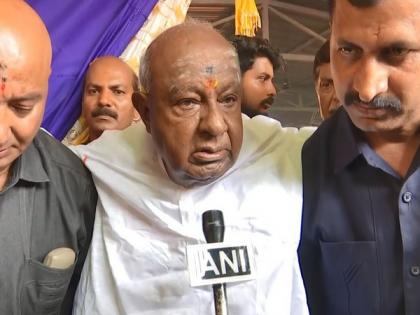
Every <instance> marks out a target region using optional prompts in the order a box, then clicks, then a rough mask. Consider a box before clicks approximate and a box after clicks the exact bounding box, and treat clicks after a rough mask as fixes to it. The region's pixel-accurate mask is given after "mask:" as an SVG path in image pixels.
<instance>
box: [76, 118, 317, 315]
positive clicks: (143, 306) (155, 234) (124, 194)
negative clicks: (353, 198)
mask: <svg viewBox="0 0 420 315" xmlns="http://www.w3.org/2000/svg"><path fill="white" fill-rule="evenodd" d="M243 123H244V139H243V144H242V149H241V151H240V154H239V157H238V159H237V161H236V163H235V164H234V165H233V167H232V168H231V169H229V170H228V171H227V172H226V173H225V174H224V175H223V176H222V177H221V178H219V179H218V180H216V181H215V182H213V183H211V184H209V185H206V186H202V187H195V188H190V189H186V188H183V187H181V186H179V185H177V184H175V183H174V182H172V181H171V180H170V179H169V177H168V176H167V173H166V171H165V169H164V167H163V163H162V162H161V159H160V158H159V157H158V155H157V153H156V151H155V149H154V147H153V143H152V138H151V136H150V135H149V134H148V133H147V132H146V130H145V128H144V126H143V124H136V125H133V126H131V127H129V128H128V129H126V130H124V131H109V132H105V133H104V134H103V135H102V136H101V137H100V138H99V139H98V140H96V141H94V142H92V143H91V144H89V145H87V146H78V147H75V148H74V150H75V151H76V153H77V154H78V155H79V156H80V157H81V158H82V159H83V160H84V161H85V163H86V165H87V167H88V168H89V169H90V170H91V172H92V175H93V178H94V181H95V184H96V187H97V190H98V194H99V200H98V206H97V212H96V221H95V227H94V232H93V239H92V245H91V249H90V253H89V255H88V258H87V260H86V263H85V266H84V270H83V274H82V278H81V280H80V284H79V287H78V291H77V293H76V300H75V310H74V314H85V315H94V314H101V315H107V314H110V315H118V314H124V315H125V314H130V315H131V314H147V315H152V314H153V315H174V314H175V315H187V314H188V315H212V314H214V306H213V292H212V288H211V286H205V287H198V288H197V287H195V288H193V287H191V286H190V284H189V275H188V271H187V259H186V246H187V245H189V244H198V243H205V239H204V235H203V231H202V222H201V215H202V213H203V212H204V211H206V210H209V209H219V210H222V211H223V213H224V221H225V225H226V231H225V241H233V242H235V241H236V242H241V241H249V242H250V243H251V244H252V246H253V250H254V254H255V256H256V261H255V265H256V269H257V278H256V280H251V281H245V282H238V283H230V284H227V297H228V309H229V314H230V315H256V314H267V315H271V314H279V315H282V314H299V315H300V314H308V310H307V305H306V297H305V292H304V287H303V283H302V279H301V274H300V270H299V264H298V260H297V253H296V251H297V246H298V243H299V236H300V220H301V207H302V189H301V160H300V151H301V146H302V144H303V142H304V140H305V139H306V138H307V137H308V136H309V134H310V131H311V130H308V129H305V130H300V131H299V130H297V129H296V128H283V127H281V125H280V123H279V122H277V121H275V120H272V119H270V118H267V117H263V116H256V117H254V118H253V119H249V118H247V117H245V116H243ZM174 136H175V135H174Z"/></svg>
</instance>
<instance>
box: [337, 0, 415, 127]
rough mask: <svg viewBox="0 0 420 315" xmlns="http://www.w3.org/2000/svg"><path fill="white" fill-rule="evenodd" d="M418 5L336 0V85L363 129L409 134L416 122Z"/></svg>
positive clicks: (349, 110)
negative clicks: (357, 3)
mask: <svg viewBox="0 0 420 315" xmlns="http://www.w3.org/2000/svg"><path fill="white" fill-rule="evenodd" d="M419 15H420V7H419V5H418V1H416V0H407V1H406V0H404V1H381V2H380V3H379V4H378V5H374V6H372V7H369V8H357V7H354V6H352V5H350V3H349V2H348V1H336V7H335V10H334V14H333V20H332V34H331V64H332V73H333V77H334V83H335V89H336V92H337V95H338V97H339V99H340V100H341V102H342V103H343V104H345V109H346V111H347V112H348V114H349V116H350V118H351V119H352V121H353V123H354V124H355V125H356V126H357V127H358V128H360V129H361V130H363V131H366V132H390V131H392V132H394V131H396V132H399V133H402V134H404V133H413V132H415V131H416V130H418V128H419V121H420V106H419V104H418V102H419V100H420V89H419V85H420V76H419V71H420V52H419V47H420V20H419V19H418V16H419Z"/></svg>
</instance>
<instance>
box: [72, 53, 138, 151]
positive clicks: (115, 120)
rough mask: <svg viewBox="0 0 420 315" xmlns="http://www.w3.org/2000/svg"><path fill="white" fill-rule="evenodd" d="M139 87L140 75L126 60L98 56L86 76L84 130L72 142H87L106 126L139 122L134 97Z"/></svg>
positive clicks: (117, 127) (119, 128)
mask: <svg viewBox="0 0 420 315" xmlns="http://www.w3.org/2000/svg"><path fill="white" fill-rule="evenodd" d="M138 91H139V87H138V78H137V76H136V74H135V73H134V72H133V70H132V69H131V68H130V67H129V66H128V64H126V63H125V62H124V61H122V60H121V59H119V58H117V57H114V56H104V57H99V58H97V59H95V60H94V61H93V62H92V63H91V64H90V66H89V69H88V71H87V72H86V77H85V84H84V89H83V101H82V118H83V123H84V126H82V129H83V130H82V132H81V134H79V135H78V136H77V137H76V138H75V139H73V140H71V141H70V144H72V145H79V144H87V143H89V142H91V141H93V140H95V139H97V138H98V137H99V136H100V135H101V134H102V132H104V130H122V129H125V128H127V127H128V126H130V125H131V124H133V123H135V122H138V121H139V120H140V115H139V113H138V112H137V110H136V109H135V108H134V106H133V102H132V100H131V96H132V95H133V92H138Z"/></svg>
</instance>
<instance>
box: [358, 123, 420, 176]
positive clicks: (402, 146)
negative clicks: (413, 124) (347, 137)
mask: <svg viewBox="0 0 420 315" xmlns="http://www.w3.org/2000/svg"><path fill="white" fill-rule="evenodd" d="M365 137H366V140H367V142H368V143H369V145H370V146H371V147H372V149H373V150H374V151H375V152H376V153H377V154H378V155H379V156H380V157H381V158H382V159H384V160H385V161H386V162H387V163H388V164H389V166H391V167H392V169H393V170H394V171H395V172H397V173H398V174H399V175H400V176H401V177H402V178H404V177H405V176H406V175H407V172H408V170H409V168H410V166H411V163H412V162H413V159H414V157H415V155H416V153H417V150H418V148H419V146H420V130H418V131H417V132H415V133H414V134H412V135H405V136H395V135H383V134H378V133H365Z"/></svg>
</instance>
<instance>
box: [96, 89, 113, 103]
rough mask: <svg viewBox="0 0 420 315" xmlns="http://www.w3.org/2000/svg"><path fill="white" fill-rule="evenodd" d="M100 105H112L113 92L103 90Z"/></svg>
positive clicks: (100, 95)
mask: <svg viewBox="0 0 420 315" xmlns="http://www.w3.org/2000/svg"><path fill="white" fill-rule="evenodd" d="M98 101H99V105H101V106H111V105H112V93H111V92H110V91H107V90H103V91H101V93H100V94H99V100H98Z"/></svg>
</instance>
